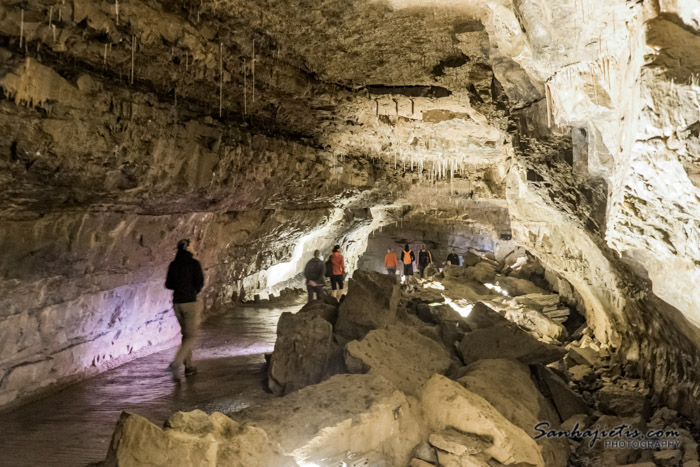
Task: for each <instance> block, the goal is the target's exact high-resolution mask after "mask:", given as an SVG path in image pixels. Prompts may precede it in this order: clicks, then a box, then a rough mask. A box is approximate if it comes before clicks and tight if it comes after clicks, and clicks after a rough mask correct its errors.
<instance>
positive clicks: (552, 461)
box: [436, 359, 569, 467]
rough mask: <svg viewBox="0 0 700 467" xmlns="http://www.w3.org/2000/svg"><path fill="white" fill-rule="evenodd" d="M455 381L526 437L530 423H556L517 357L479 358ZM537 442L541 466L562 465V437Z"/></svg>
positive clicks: (530, 431)
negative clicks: (540, 455) (498, 413)
mask: <svg viewBox="0 0 700 467" xmlns="http://www.w3.org/2000/svg"><path fill="white" fill-rule="evenodd" d="M457 382H458V383H460V384H462V385H463V386H464V387H465V388H467V389H469V390H470V391H472V392H474V393H476V394H478V395H480V396H481V397H483V398H484V399H486V400H487V401H489V403H491V405H492V406H493V407H495V408H496V410H498V411H499V412H500V413H501V415H503V416H504V417H506V418H507V419H508V420H510V421H511V422H512V423H513V424H515V425H516V426H518V427H520V428H521V429H522V430H524V431H525V432H526V433H528V434H529V435H530V436H535V435H536V434H537V432H536V431H535V430H534V426H535V425H537V423H539V422H541V421H548V422H549V424H550V427H551V428H552V429H556V428H558V426H559V415H558V414H557V412H556V411H555V410H554V408H553V407H552V406H551V405H550V403H549V401H548V400H547V399H545V398H544V396H542V394H540V392H539V391H538V389H537V387H536V386H535V385H534V383H533V382H532V379H531V378H530V369H529V368H528V367H527V365H525V364H523V363H521V362H519V361H517V360H506V359H499V360H479V361H478V362H476V363H472V364H471V365H469V366H468V367H467V368H466V372H465V375H464V376H462V377H461V378H459V379H458V380H457ZM537 443H538V444H539V445H540V446H541V447H542V457H543V459H544V461H545V465H547V466H552V467H555V466H560V467H563V466H566V464H567V458H568V455H569V447H568V444H567V443H566V441H565V440H561V439H547V438H542V439H540V440H538V441H537ZM436 447H437V446H436Z"/></svg>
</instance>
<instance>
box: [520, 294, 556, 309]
mask: <svg viewBox="0 0 700 467" xmlns="http://www.w3.org/2000/svg"><path fill="white" fill-rule="evenodd" d="M513 300H514V301H515V302H516V303H519V304H521V305H524V306H526V307H528V308H533V309H535V310H537V311H544V310H545V309H546V308H551V307H557V306H558V305H559V300H560V298H559V295H556V294H546V293H545V294H526V295H520V296H518V297H515V298H514V299H513Z"/></svg>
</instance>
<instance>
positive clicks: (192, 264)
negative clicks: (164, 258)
mask: <svg viewBox="0 0 700 467" xmlns="http://www.w3.org/2000/svg"><path fill="white" fill-rule="evenodd" d="M203 286H204V274H202V266H201V265H200V264H199V261H197V260H196V259H194V246H193V245H192V243H191V242H190V241H189V240H188V239H184V240H180V241H179V242H177V254H176V255H175V260H174V261H173V262H172V263H170V266H169V267H168V276H167V278H166V279H165V288H167V289H170V290H172V291H173V309H174V310H175V316H176V317H177V321H178V323H180V330H181V332H182V343H181V344H180V347H179V348H178V349H177V353H176V354H175V358H174V359H173V361H172V363H170V365H168V371H170V372H171V373H172V375H173V380H174V381H180V366H181V365H182V364H183V363H184V364H185V376H190V375H193V374H195V373H196V372H197V367H195V366H194V365H193V364H192V348H193V347H194V343H195V339H196V338H197V334H198V330H197V328H198V327H199V317H200V308H199V303H197V294H198V293H199V292H201V290H202V287H203Z"/></svg>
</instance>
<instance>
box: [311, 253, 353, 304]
mask: <svg viewBox="0 0 700 467" xmlns="http://www.w3.org/2000/svg"><path fill="white" fill-rule="evenodd" d="M326 277H329V278H330V280H331V297H334V298H335V299H338V300H339V299H340V297H341V295H342V294H343V283H344V282H345V258H344V257H343V254H342V252H341V251H340V245H336V246H334V247H333V252H332V253H331V255H330V256H329V257H328V260H327V261H326V262H325V263H324V262H323V260H322V259H321V250H314V257H313V258H311V259H310V260H309V262H308V263H306V266H304V278H305V279H306V291H307V292H308V294H309V301H311V300H313V299H314V296H315V297H316V298H321V297H323V295H324V291H323V285H324V284H325V282H326Z"/></svg>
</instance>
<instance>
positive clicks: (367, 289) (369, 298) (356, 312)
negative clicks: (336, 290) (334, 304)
mask: <svg viewBox="0 0 700 467" xmlns="http://www.w3.org/2000/svg"><path fill="white" fill-rule="evenodd" d="M348 287H349V291H348V294H347V295H346V296H345V300H344V301H343V303H341V304H340V308H339V309H338V322H337V324H336V328H335V330H336V332H337V333H338V334H340V335H342V336H343V337H344V338H346V339H349V340H352V339H361V338H363V337H364V336H365V334H367V333H368V332H369V331H371V330H372V329H382V328H385V327H386V326H387V325H389V324H391V323H393V322H394V321H395V320H396V306H397V305H398V302H399V298H400V293H399V286H398V284H397V283H396V281H395V280H394V279H392V278H391V277H389V276H387V275H386V274H379V273H377V272H373V271H364V270H359V271H355V274H354V275H353V277H352V279H350V281H349V285H348Z"/></svg>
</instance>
